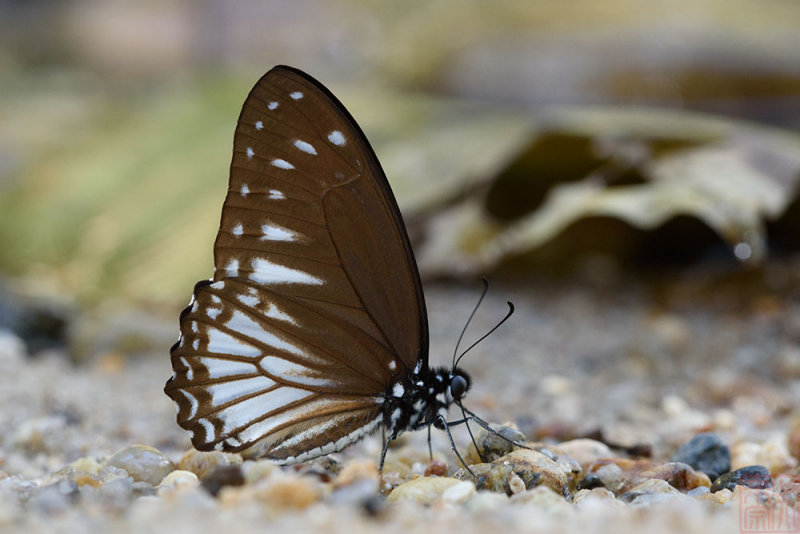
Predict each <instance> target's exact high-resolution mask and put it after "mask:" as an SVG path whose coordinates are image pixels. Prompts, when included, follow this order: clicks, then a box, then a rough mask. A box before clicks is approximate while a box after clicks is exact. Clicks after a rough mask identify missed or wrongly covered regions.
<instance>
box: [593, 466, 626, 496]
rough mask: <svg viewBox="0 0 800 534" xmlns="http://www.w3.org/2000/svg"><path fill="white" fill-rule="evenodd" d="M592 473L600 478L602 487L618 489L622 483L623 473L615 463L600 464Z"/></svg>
mask: <svg viewBox="0 0 800 534" xmlns="http://www.w3.org/2000/svg"><path fill="white" fill-rule="evenodd" d="M592 474H593V475H594V476H596V477H597V478H598V479H599V480H600V483H601V484H602V485H603V486H604V487H606V488H607V489H609V490H611V491H612V492H617V491H619V490H620V489H621V488H622V484H623V483H624V477H625V473H624V472H623V471H622V468H621V467H620V466H618V465H617V464H606V465H601V466H599V467H598V468H597V469H596V470H595V471H594V473H592ZM587 476H589V475H587Z"/></svg>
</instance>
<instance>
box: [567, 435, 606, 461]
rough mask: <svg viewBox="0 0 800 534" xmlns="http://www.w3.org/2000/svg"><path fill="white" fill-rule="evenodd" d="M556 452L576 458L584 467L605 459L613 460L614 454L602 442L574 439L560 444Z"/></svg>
mask: <svg viewBox="0 0 800 534" xmlns="http://www.w3.org/2000/svg"><path fill="white" fill-rule="evenodd" d="M556 451H557V452H558V453H560V454H565V455H567V456H569V457H570V458H574V459H575V460H577V461H578V463H580V464H581V465H582V466H586V465H589V464H590V463H592V462H596V461H598V460H600V459H603V458H611V457H613V456H614V453H612V452H611V449H609V448H608V445H606V444H605V443H603V442H601V441H597V440H594V439H588V438H579V439H573V440H570V441H565V442H563V443H559V444H558V446H557V447H556Z"/></svg>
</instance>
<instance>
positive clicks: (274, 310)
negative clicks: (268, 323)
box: [264, 303, 297, 325]
mask: <svg viewBox="0 0 800 534" xmlns="http://www.w3.org/2000/svg"><path fill="white" fill-rule="evenodd" d="M264 315H266V316H267V317H271V318H273V319H278V320H279V321H286V322H288V323H292V324H293V325H296V324H297V322H296V321H295V320H294V317H292V316H291V315H289V314H288V313H285V312H283V311H282V310H281V309H280V308H278V306H276V305H275V304H272V303H270V304H268V307H267V311H266V312H264Z"/></svg>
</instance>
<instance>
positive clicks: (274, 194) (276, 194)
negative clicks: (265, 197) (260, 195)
mask: <svg viewBox="0 0 800 534" xmlns="http://www.w3.org/2000/svg"><path fill="white" fill-rule="evenodd" d="M269 198H271V199H273V200H283V199H284V198H286V196H285V195H284V194H283V193H282V192H281V191H278V190H277V189H270V190H269Z"/></svg>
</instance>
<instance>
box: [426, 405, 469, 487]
mask: <svg viewBox="0 0 800 534" xmlns="http://www.w3.org/2000/svg"><path fill="white" fill-rule="evenodd" d="M436 421H437V422H438V423H440V424H441V425H442V428H444V431H445V432H446V433H447V437H448V438H449V439H450V448H451V449H452V450H453V452H454V453H455V454H456V457H457V458H458V461H459V462H461V465H463V466H464V469H466V470H467V472H468V473H469V474H470V475H472V478H476V477H475V473H473V472H472V469H470V468H469V466H468V465H467V462H465V461H464V458H462V457H461V453H460V452H458V449H457V448H456V443H455V441H453V434H451V433H450V425H449V424H448V422H447V419H445V418H444V416H443V415H440V416H439V418H438V419H437V420H436ZM438 426H439V425H437V427H438Z"/></svg>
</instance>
